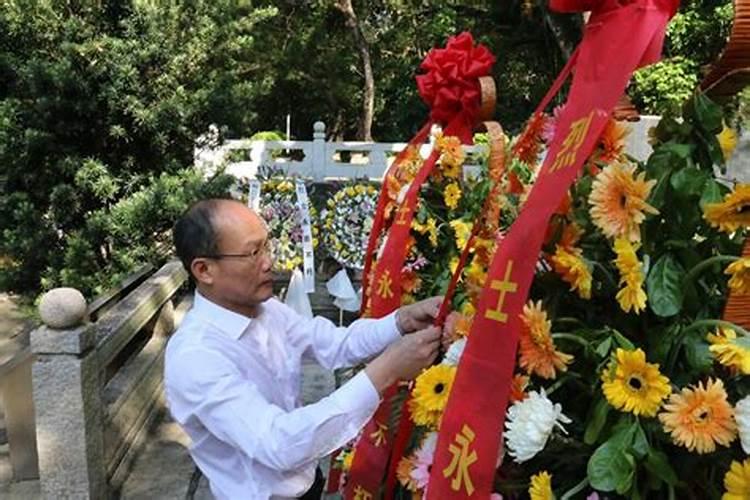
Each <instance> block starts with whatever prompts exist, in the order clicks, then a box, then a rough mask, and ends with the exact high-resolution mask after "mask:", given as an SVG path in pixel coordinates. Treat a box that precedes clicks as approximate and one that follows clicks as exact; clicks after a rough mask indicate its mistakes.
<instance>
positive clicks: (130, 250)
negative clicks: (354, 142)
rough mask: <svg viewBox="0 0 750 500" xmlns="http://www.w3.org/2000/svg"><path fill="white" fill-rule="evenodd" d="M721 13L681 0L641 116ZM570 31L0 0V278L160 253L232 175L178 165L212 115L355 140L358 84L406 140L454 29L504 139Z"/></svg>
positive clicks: (709, 46)
mask: <svg viewBox="0 0 750 500" xmlns="http://www.w3.org/2000/svg"><path fill="white" fill-rule="evenodd" d="M349 8H350V9H351V12H350V13H349V14H346V12H347V9H349ZM351 14H354V16H352V15H351ZM731 17H732V11H731V3H730V2H729V1H728V0H720V1H719V0H694V1H692V2H688V3H687V4H686V5H685V6H684V7H683V8H682V10H681V12H680V13H679V14H678V16H677V17H676V18H675V20H674V21H673V22H672V25H671V27H670V30H669V38H668V43H667V57H668V59H667V60H666V61H665V62H664V63H662V64H661V65H660V66H657V67H654V68H650V69H646V70H644V71H643V72H641V73H639V74H637V75H636V76H635V77H634V79H633V82H632V85H631V88H630V92H631V95H632V97H633V98H634V100H635V102H636V103H637V104H638V105H640V106H641V107H642V109H643V110H644V111H647V112H661V111H663V110H665V109H668V108H669V107H670V106H673V105H675V103H677V104H679V102H680V101H681V100H682V99H683V98H684V96H685V95H686V94H689V93H690V92H692V89H693V88H694V87H695V83H696V82H697V81H698V80H699V78H700V73H701V71H702V68H703V67H704V66H705V65H706V64H707V63H709V62H710V61H711V60H713V58H715V57H716V54H717V53H718V52H719V51H720V49H721V47H722V45H723V43H724V39H725V37H726V34H727V33H728V30H729V26H730V24H731ZM582 26H583V20H582V17H581V16H580V15H565V16H562V15H555V14H552V13H550V12H549V11H548V10H547V8H546V2H542V1H541V0H518V1H516V0H512V1H508V2H496V1H478V2H463V3H459V2H444V3H440V2H430V1H426V0H413V1H408V2H407V1H404V0H371V1H370V0H368V1H364V0H352V1H348V0H346V1H342V0H338V1H333V0H308V1H304V2H302V1H298V0H286V1H281V0H275V1H272V0H258V1H250V0H212V1H207V0H195V1H192V2H163V1H158V0H131V1H120V0H98V1H94V0H7V1H4V2H2V5H0V165H1V167H0V187H1V188H2V191H0V231H1V232H2V239H1V241H0V288H4V289H15V290H30V291H35V290H39V288H40V287H51V286H58V285H60V284H63V283H64V284H68V285H72V286H80V287H82V289H84V290H85V291H89V292H94V291H96V290H97V289H101V287H103V286H106V285H107V281H106V280H102V279H101V276H105V275H106V276H110V277H112V276H118V275H119V274H121V273H126V272H128V270H130V269H131V268H132V266H133V265H135V264H137V263H138V261H141V260H148V259H152V258H154V257H155V256H156V255H161V254H160V252H159V249H160V248H161V247H159V245H155V244H154V243H153V242H154V241H161V240H163V235H164V233H165V231H166V230H167V229H169V226H170V223H171V220H173V219H174V217H175V216H176V214H177V213H179V211H180V210H181V208H184V206H185V204H187V203H189V202H190V200H191V199H193V198H194V197H196V196H201V195H204V194H205V193H206V192H211V193H214V194H217V193H220V192H222V191H223V190H225V188H226V186H227V185H228V184H227V183H228V182H229V181H228V180H226V179H223V178H221V179H218V180H216V181H215V182H214V183H212V184H211V183H210V184H209V185H203V184H201V183H200V181H199V179H197V178H195V176H194V175H193V174H191V173H190V172H189V171H187V170H185V169H186V168H188V167H190V166H191V164H192V154H193V147H194V142H195V140H196V138H197V137H199V136H200V135H201V134H202V133H204V132H205V131H206V130H207V129H208V126H209V125H210V124H217V125H218V126H219V129H220V131H221V132H222V134H223V135H224V136H233V137H249V136H250V135H252V134H253V133H256V132H258V131H263V130H283V128H284V126H285V121H286V115H287V114H291V123H292V135H293V136H295V137H297V138H302V139H304V138H309V136H310V134H311V130H312V123H313V122H314V121H316V120H323V121H325V122H326V124H327V125H328V128H327V131H328V134H329V135H330V136H331V137H332V138H338V139H353V138H355V137H356V136H357V135H358V134H360V133H362V132H361V131H362V125H363V121H364V120H365V119H366V117H365V116H364V115H363V113H364V111H365V110H366V109H367V106H366V105H365V106H363V102H365V101H364V100H365V99H366V98H367V93H368V92H371V93H372V97H371V99H372V106H371V107H372V113H371V127H370V130H371V135H372V137H373V138H374V139H375V140H380V141H403V140H406V139H408V138H409V137H410V136H411V135H412V134H413V132H414V131H415V130H416V128H417V127H419V126H420V125H421V124H422V123H423V122H424V119H425V116H426V111H427V110H426V107H425V106H424V105H423V104H422V102H421V101H420V99H419V96H418V93H417V90H416V85H415V82H414V76H415V75H416V74H417V72H418V66H419V63H420V61H421V60H422V59H423V58H424V56H425V55H426V53H427V52H428V51H429V50H430V49H431V48H432V47H435V46H439V45H442V44H444V43H445V40H446V38H447V37H448V36H450V35H454V34H457V33H459V32H461V31H465V30H468V31H471V32H472V33H473V34H474V36H475V38H476V39H477V40H479V41H481V42H482V43H484V44H486V45H487V46H488V47H489V48H490V50H491V51H492V52H493V53H494V54H495V55H496V56H497V59H498V62H497V64H496V66H495V69H494V76H495V79H496V82H497V86H498V96H499V98H498V108H497V117H498V119H499V120H500V121H501V123H502V124H503V126H504V127H505V128H506V130H509V131H511V132H516V131H518V130H519V129H520V128H521V126H522V124H523V122H524V121H525V119H526V118H528V116H529V114H530V113H531V112H532V110H533V109H534V107H535V106H536V104H537V102H538V101H539V99H540V98H541V97H542V95H543V94H544V92H545V91H546V90H547V88H548V87H549V85H550V83H551V82H552V80H553V79H554V77H555V76H556V74H557V73H558V71H559V70H560V68H561V67H562V65H563V64H564V62H565V60H566V58H567V57H568V56H569V54H570V51H571V50H572V48H573V47H574V46H575V44H576V43H577V41H578V39H579V38H580V36H581V28H582ZM365 54H366V56H365ZM368 64H369V70H368V69H367V65H368ZM368 71H369V72H370V73H371V75H372V85H371V86H369V87H368V86H367V85H365V84H364V83H365V80H366V75H367V73H368ZM368 89H369V90H368ZM170 186H171V187H170ZM168 188H169V189H175V190H178V191H181V192H180V193H179V195H177V194H175V193H171V192H169V189H168ZM143 199H150V200H151V203H152V204H153V205H154V206H147V204H144V203H139V202H137V200H143ZM134 200H135V201H134ZM123 207H130V208H127V209H126V208H123ZM136 212H137V213H136ZM126 213H127V214H129V215H128V216H125V215H123V214H126ZM136 221H137V222H136ZM131 242H136V243H137V244H131ZM165 245H166V243H165ZM167 246H168V245H167ZM161 252H162V253H163V248H162V249H161Z"/></svg>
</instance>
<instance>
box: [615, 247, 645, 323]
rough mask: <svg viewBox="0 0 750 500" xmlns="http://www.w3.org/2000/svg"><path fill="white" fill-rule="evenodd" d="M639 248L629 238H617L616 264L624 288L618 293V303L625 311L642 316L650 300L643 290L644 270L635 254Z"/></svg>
mask: <svg viewBox="0 0 750 500" xmlns="http://www.w3.org/2000/svg"><path fill="white" fill-rule="evenodd" d="M638 247H639V244H633V243H631V242H630V241H629V240H628V239H627V238H617V239H616V240H615V245H614V250H615V254H617V257H616V258H615V260H614V262H615V265H616V266H617V270H618V271H619V272H620V285H622V286H623V288H621V289H620V291H619V292H617V296H616V298H617V302H618V303H619V304H620V308H622V310H623V311H625V312H630V311H631V310H632V311H634V312H635V313H636V314H640V312H641V311H642V310H644V309H645V308H646V299H648V296H647V295H646V292H645V291H644V290H643V281H644V279H645V278H644V276H643V269H642V266H641V262H640V261H639V260H638V255H636V253H635V252H636V250H637V249H638Z"/></svg>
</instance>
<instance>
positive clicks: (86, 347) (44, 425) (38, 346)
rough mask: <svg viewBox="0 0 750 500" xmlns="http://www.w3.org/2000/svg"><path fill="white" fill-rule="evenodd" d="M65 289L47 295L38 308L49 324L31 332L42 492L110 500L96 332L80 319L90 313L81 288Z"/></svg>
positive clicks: (53, 496) (52, 495) (45, 495)
mask: <svg viewBox="0 0 750 500" xmlns="http://www.w3.org/2000/svg"><path fill="white" fill-rule="evenodd" d="M60 290H61V289H57V290H52V291H51V292H49V294H53V292H57V293H56V294H53V295H52V297H51V298H50V296H49V295H46V296H45V297H43V298H42V302H41V303H40V306H39V310H40V315H41V316H42V321H44V322H45V323H46V324H45V326H42V327H40V328H38V329H36V330H34V331H33V332H32V333H31V349H32V351H33V352H34V354H35V355H36V361H35V362H34V366H33V369H32V378H33V388H34V406H35V409H36V433H37V447H38V451H39V479H40V482H41V490H42V497H43V498H45V499H58V498H76V499H92V500H94V499H95V500H99V499H105V498H107V487H106V477H105V472H104V440H103V434H102V429H103V416H102V408H101V384H100V381H99V366H98V364H97V360H96V351H95V350H94V346H95V344H96V337H95V332H94V330H93V329H92V328H90V327H89V326H87V325H81V324H80V323H81V321H82V320H83V315H84V314H85V301H84V302H83V308H81V301H82V300H83V296H81V295H80V293H79V292H78V291H77V290H73V289H66V291H65V292H61V291H60ZM82 313H83V314H82ZM50 324H54V325H55V327H56V328H50V327H49V326H47V325H50Z"/></svg>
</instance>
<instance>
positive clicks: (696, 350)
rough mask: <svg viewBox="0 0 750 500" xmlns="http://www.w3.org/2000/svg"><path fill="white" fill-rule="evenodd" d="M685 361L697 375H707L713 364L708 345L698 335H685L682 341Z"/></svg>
mask: <svg viewBox="0 0 750 500" xmlns="http://www.w3.org/2000/svg"><path fill="white" fill-rule="evenodd" d="M684 347H685V360H686V361H687V363H688V365H690V367H691V368H692V369H693V370H695V371H697V372H699V373H708V372H710V371H711V368H712V367H713V364H714V358H713V356H712V355H711V351H709V349H708V343H706V341H705V340H704V339H703V338H702V337H701V336H700V335H697V334H696V335H687V337H686V338H685V341H684Z"/></svg>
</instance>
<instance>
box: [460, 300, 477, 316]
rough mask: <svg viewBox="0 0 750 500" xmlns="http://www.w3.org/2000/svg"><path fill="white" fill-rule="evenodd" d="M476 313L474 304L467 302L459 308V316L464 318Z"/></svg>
mask: <svg viewBox="0 0 750 500" xmlns="http://www.w3.org/2000/svg"><path fill="white" fill-rule="evenodd" d="M476 313H477V309H476V308H475V307H474V304H472V303H471V302H470V301H468V300H467V301H466V302H464V305H463V306H461V314H463V315H465V316H474V315H475V314H476Z"/></svg>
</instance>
